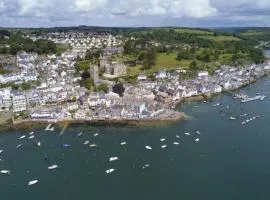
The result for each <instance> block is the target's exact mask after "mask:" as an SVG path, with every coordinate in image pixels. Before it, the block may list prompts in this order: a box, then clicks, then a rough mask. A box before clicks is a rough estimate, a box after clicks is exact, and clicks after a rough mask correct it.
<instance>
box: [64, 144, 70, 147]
mask: <svg viewBox="0 0 270 200" xmlns="http://www.w3.org/2000/svg"><path fill="white" fill-rule="evenodd" d="M63 147H65V148H67V147H71V145H70V144H63Z"/></svg>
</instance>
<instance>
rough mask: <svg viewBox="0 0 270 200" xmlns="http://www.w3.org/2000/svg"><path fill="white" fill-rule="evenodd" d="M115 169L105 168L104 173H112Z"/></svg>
mask: <svg viewBox="0 0 270 200" xmlns="http://www.w3.org/2000/svg"><path fill="white" fill-rule="evenodd" d="M114 171H115V169H113V168H112V169H107V170H105V172H106V174H110V173H112V172H114Z"/></svg>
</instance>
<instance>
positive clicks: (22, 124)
mask: <svg viewBox="0 0 270 200" xmlns="http://www.w3.org/2000/svg"><path fill="white" fill-rule="evenodd" d="M185 119H186V115H185V113H183V112H177V111H173V112H171V115H170V116H168V117H166V118H151V119H84V120H76V119H68V120H67V119H65V120H33V119H25V120H19V121H12V122H11V123H7V124H2V125H0V128H1V129H9V128H14V129H21V128H33V127H35V128H36V127H42V126H43V127H44V126H46V125H48V124H54V125H59V126H60V127H62V126H65V125H67V124H68V125H94V126H95V125H123V126H159V125H165V124H174V123H177V122H180V121H183V120H185Z"/></svg>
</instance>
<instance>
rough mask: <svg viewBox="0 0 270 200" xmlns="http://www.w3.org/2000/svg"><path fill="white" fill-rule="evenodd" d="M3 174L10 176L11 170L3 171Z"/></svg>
mask: <svg viewBox="0 0 270 200" xmlns="http://www.w3.org/2000/svg"><path fill="white" fill-rule="evenodd" d="M0 172H1V174H7V175H10V170H1V171H0Z"/></svg>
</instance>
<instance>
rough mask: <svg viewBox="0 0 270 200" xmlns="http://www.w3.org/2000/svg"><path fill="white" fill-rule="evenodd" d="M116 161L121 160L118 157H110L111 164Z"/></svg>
mask: <svg viewBox="0 0 270 200" xmlns="http://www.w3.org/2000/svg"><path fill="white" fill-rule="evenodd" d="M116 160H119V158H118V157H110V159H109V161H110V162H113V161H116Z"/></svg>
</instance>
